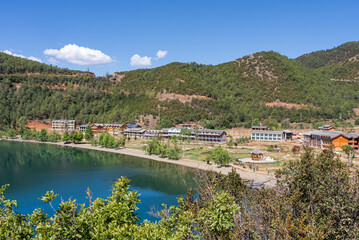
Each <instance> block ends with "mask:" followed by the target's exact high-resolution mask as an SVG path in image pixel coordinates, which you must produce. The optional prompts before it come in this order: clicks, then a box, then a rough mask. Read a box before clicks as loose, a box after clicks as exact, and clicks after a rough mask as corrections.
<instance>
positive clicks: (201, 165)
mask: <svg viewBox="0 0 359 240" xmlns="http://www.w3.org/2000/svg"><path fill="white" fill-rule="evenodd" d="M2 140H4V141H10V142H20V143H21V142H25V143H40V144H49V145H56V146H61V147H72V148H80V149H88V150H95V151H103V152H111V153H117V154H123V155H129V156H134V157H139V158H146V159H151V160H155V161H160V162H166V163H171V164H176V165H180V166H185V167H189V168H195V169H200V170H204V171H214V172H218V173H221V174H225V175H227V174H228V173H229V172H231V171H232V169H234V170H235V171H236V172H237V173H238V174H239V175H240V176H241V178H242V179H243V180H249V181H253V182H256V183H261V184H263V185H265V186H267V187H274V186H275V184H276V180H275V177H274V175H273V174H263V173H259V172H251V171H250V170H248V171H246V170H243V169H239V168H238V167H237V166H234V165H231V164H229V165H228V166H222V167H221V166H219V165H216V164H214V163H212V164H211V165H209V164H207V163H206V162H202V161H194V160H189V159H180V160H170V159H168V158H161V157H159V156H157V155H148V154H147V153H145V152H143V151H141V150H136V149H129V148H118V149H112V148H106V147H102V146H92V145H91V144H85V143H80V144H74V143H68V144H65V143H63V142H56V143H54V142H39V141H35V140H22V139H2Z"/></svg>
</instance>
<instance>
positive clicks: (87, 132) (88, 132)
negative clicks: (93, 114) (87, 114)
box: [85, 124, 95, 141]
mask: <svg viewBox="0 0 359 240" xmlns="http://www.w3.org/2000/svg"><path fill="white" fill-rule="evenodd" d="M94 135H95V134H94V132H93V131H92V127H91V125H90V124H88V125H87V126H86V129H85V139H86V140H87V141H90V140H91V139H93V137H94Z"/></svg>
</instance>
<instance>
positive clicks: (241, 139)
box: [236, 137, 251, 145]
mask: <svg viewBox="0 0 359 240" xmlns="http://www.w3.org/2000/svg"><path fill="white" fill-rule="evenodd" d="M250 141H251V138H250V137H239V138H237V141H236V143H237V145H240V144H243V143H249V142H250Z"/></svg>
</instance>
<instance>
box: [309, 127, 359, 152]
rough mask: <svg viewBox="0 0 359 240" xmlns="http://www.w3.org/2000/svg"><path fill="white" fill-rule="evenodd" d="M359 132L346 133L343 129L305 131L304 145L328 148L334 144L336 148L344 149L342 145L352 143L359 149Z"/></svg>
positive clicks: (351, 144)
mask: <svg viewBox="0 0 359 240" xmlns="http://www.w3.org/2000/svg"><path fill="white" fill-rule="evenodd" d="M358 141H359V135H358V134H345V133H343V132H341V131H323V130H315V131H310V132H306V133H304V145H305V146H309V147H315V148H322V149H327V148H329V147H330V146H333V147H334V149H335V150H339V151H340V150H342V146H344V145H350V146H352V147H353V148H354V149H355V150H358Z"/></svg>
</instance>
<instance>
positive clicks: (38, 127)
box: [26, 121, 52, 132]
mask: <svg viewBox="0 0 359 240" xmlns="http://www.w3.org/2000/svg"><path fill="white" fill-rule="evenodd" d="M26 126H27V127H28V128H30V129H31V130H32V129H34V128H36V130H37V131H40V130H41V129H42V128H45V129H46V130H47V131H48V132H51V128H52V126H51V124H46V123H40V122H35V121H30V122H28V124H27V125H26Z"/></svg>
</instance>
